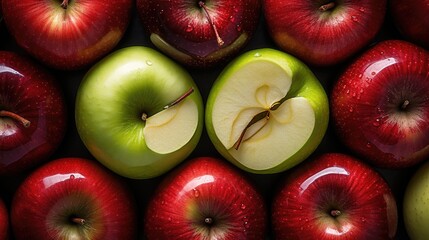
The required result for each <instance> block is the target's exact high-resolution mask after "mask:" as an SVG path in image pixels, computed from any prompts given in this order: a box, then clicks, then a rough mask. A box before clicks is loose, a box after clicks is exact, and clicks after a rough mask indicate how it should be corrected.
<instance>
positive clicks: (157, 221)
mask: <svg viewBox="0 0 429 240" xmlns="http://www.w3.org/2000/svg"><path fill="white" fill-rule="evenodd" d="M266 228H267V219H266V208H265V205H264V202H263V199H262V197H261V195H260V194H259V193H258V192H257V190H256V189H255V187H254V186H253V185H252V184H251V182H249V181H248V180H247V179H246V178H245V177H243V176H242V175H241V173H240V172H239V171H237V170H236V169H234V168H233V167H232V166H230V165H227V164H226V163H224V162H223V160H222V159H217V158H211V157H199V158H195V159H191V160H189V161H188V162H186V163H184V165H182V166H180V168H178V169H176V170H174V172H172V173H170V174H169V175H167V176H166V178H165V179H164V180H163V182H162V183H161V184H160V185H159V187H158V189H157V191H156V193H155V194H154V196H153V197H152V198H151V200H150V202H149V205H148V207H147V212H146V214H145V217H144V232H145V234H146V237H147V238H148V239H249V240H250V239H264V237H265V234H266Z"/></svg>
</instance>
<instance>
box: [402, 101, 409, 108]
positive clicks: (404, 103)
mask: <svg viewBox="0 0 429 240" xmlns="http://www.w3.org/2000/svg"><path fill="white" fill-rule="evenodd" d="M408 105H410V101H408V100H405V101H404V102H403V103H402V106H401V110H405V109H406V108H407V107H408Z"/></svg>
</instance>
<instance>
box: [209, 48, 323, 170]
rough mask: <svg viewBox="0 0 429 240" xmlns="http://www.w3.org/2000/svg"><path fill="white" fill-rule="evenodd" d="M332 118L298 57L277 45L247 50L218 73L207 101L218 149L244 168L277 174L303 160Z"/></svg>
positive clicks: (319, 88)
mask: <svg viewBox="0 0 429 240" xmlns="http://www.w3.org/2000/svg"><path fill="white" fill-rule="evenodd" d="M328 121H329V104H328V98H327V95H326V92H325V90H324V88H323V86H322V85H321V84H320V82H319V81H318V79H317V78H316V77H315V75H314V74H313V73H312V72H311V70H310V69H309V68H308V67H307V66H306V65H305V64H304V63H302V62H301V61H300V60H298V59H297V58H295V57H293V56H291V55H288V54H286V53H284V52H281V51H278V50H274V49H269V48H265V49H256V50H252V51H249V52H247V53H245V54H243V55H241V56H240V57H238V58H237V59H235V60H234V61H233V62H231V63H230V64H229V65H228V66H227V67H226V68H225V69H224V71H223V72H222V73H221V74H220V75H219V77H218V78H217V80H216V81H215V83H214V84H213V87H212V89H211V91H210V93H209V96H208V100H207V105H206V127H207V132H208V135H209V137H210V139H211V141H212V142H213V144H214V146H215V147H216V149H217V150H218V151H219V152H220V153H221V154H222V155H223V156H224V157H225V158H226V159H228V160H229V161H231V162H232V163H234V164H235V165H237V166H239V167H240V168H242V169H244V170H247V171H250V172H254V173H277V172H281V171H284V170H286V169H289V168H291V167H293V166H295V165H297V164H298V163H300V162H302V161H303V160H305V159H306V158H307V157H308V156H309V155H310V154H311V153H313V152H314V150H315V149H316V148H317V147H318V145H319V144H320V142H321V141H322V139H323V137H324V135H325V132H326V129H327V126H328Z"/></svg>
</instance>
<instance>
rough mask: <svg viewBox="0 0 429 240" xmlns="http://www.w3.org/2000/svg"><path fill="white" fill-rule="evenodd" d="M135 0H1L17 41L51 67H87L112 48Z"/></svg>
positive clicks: (129, 17)
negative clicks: (111, 0)
mask: <svg viewBox="0 0 429 240" xmlns="http://www.w3.org/2000/svg"><path fill="white" fill-rule="evenodd" d="M132 5H133V1H132V0H117V1H115V3H114V4H112V3H111V2H110V1H104V0H83V1H75V0H63V1H61V0H60V1H58V0H55V1H38V0H23V1H19V2H16V1H13V0H2V7H3V11H4V12H3V14H4V20H5V24H6V26H7V27H8V29H9V32H10V34H11V35H12V36H13V37H14V38H15V40H16V42H17V43H18V45H19V46H20V47H21V48H23V49H24V50H25V51H27V52H28V53H30V54H31V55H32V56H34V57H36V58H37V59H38V60H39V61H41V62H43V63H44V64H47V65H49V66H50V67H54V68H58V69H65V70H75V69H80V68H84V67H87V66H88V65H90V64H92V63H94V62H95V61H96V60H98V59H99V58H100V57H102V56H104V55H105V54H107V53H108V52H109V51H111V50H112V49H113V48H114V47H115V46H116V45H117V43H118V42H119V41H120V40H121V38H122V36H123V34H124V33H125V30H126V29H127V26H128V23H129V21H130V19H131V9H132Z"/></svg>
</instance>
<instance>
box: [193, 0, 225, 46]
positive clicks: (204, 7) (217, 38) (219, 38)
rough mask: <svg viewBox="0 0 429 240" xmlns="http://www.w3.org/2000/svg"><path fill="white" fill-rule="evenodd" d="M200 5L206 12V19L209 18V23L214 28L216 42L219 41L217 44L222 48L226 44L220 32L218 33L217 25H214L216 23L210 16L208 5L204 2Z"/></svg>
mask: <svg viewBox="0 0 429 240" xmlns="http://www.w3.org/2000/svg"><path fill="white" fill-rule="evenodd" d="M198 5H199V6H200V8H202V9H203V10H204V13H205V15H206V17H207V20H208V21H209V23H210V25H211V26H212V28H213V31H214V33H215V35H216V41H217V44H218V45H219V47H221V46H222V45H223V44H224V43H225V42H224V41H223V40H222V38H221V37H220V36H219V32H218V31H217V28H216V25H215V24H214V22H213V20H212V18H211V17H210V14H209V11H208V9H207V7H206V4H205V3H204V2H203V1H200V2H199V3H198Z"/></svg>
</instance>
